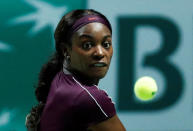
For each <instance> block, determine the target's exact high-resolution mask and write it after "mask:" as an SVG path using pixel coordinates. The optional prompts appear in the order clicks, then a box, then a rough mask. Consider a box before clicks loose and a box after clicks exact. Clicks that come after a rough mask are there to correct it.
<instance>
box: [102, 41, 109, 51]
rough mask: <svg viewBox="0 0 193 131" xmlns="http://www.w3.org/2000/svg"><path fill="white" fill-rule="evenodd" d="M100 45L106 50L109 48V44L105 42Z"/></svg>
mask: <svg viewBox="0 0 193 131" xmlns="http://www.w3.org/2000/svg"><path fill="white" fill-rule="evenodd" d="M102 45H103V47H104V48H106V49H108V48H110V46H111V42H108V41H106V42H103V44H102Z"/></svg>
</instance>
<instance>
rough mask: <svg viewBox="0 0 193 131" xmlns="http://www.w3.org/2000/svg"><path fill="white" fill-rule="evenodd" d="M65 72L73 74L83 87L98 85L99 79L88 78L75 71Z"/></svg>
mask: <svg viewBox="0 0 193 131" xmlns="http://www.w3.org/2000/svg"><path fill="white" fill-rule="evenodd" d="M67 70H68V71H70V72H71V73H72V74H73V76H74V77H75V78H76V79H77V80H78V81H80V82H81V83H82V84H84V85H98V83H99V79H93V78H90V77H88V76H86V75H84V74H83V73H81V72H79V71H77V70H73V69H67Z"/></svg>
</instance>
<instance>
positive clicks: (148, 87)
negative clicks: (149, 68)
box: [134, 76, 158, 101]
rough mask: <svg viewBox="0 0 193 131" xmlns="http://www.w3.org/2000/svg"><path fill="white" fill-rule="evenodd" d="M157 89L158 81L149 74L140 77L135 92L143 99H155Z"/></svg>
mask: <svg viewBox="0 0 193 131" xmlns="http://www.w3.org/2000/svg"><path fill="white" fill-rule="evenodd" d="M157 90H158V88H157V84H156V81H155V80H154V79H153V78H152V77H149V76H144V77H141V78H139V79H138V80H137V81H136V83H135V85H134V93H135V95H136V97H137V98H138V99H140V100H142V101H148V100H151V99H153V98H154V97H155V95H156V92H157Z"/></svg>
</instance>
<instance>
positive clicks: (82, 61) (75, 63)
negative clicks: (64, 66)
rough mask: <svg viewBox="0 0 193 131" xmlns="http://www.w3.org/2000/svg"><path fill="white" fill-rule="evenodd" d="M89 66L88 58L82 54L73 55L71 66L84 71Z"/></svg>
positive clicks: (75, 53) (74, 53)
mask: <svg viewBox="0 0 193 131" xmlns="http://www.w3.org/2000/svg"><path fill="white" fill-rule="evenodd" d="M86 65H87V57H86V56H85V55H84V54H82V53H81V52H73V53H72V54H71V66H72V67H73V68H76V69H81V70H82V69H83V68H85V66H86Z"/></svg>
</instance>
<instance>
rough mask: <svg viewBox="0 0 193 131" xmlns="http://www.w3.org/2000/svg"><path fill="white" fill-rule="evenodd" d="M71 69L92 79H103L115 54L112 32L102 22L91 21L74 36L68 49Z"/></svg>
mask: <svg viewBox="0 0 193 131" xmlns="http://www.w3.org/2000/svg"><path fill="white" fill-rule="evenodd" d="M68 53H69V55H70V66H69V67H70V69H72V70H75V71H78V72H80V73H81V74H83V75H85V76H87V77H89V78H91V79H101V78H103V77H104V76H105V74H106V73H107V71H108V68H109V65H110V62H111V57H112V54H113V48H112V37H111V32H110V30H109V29H108V27H107V26H105V25H103V24H101V23H97V22H95V23H89V24H87V25H85V26H83V27H81V28H80V29H79V30H78V31H77V32H76V33H74V34H73V36H72V47H71V49H68Z"/></svg>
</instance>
